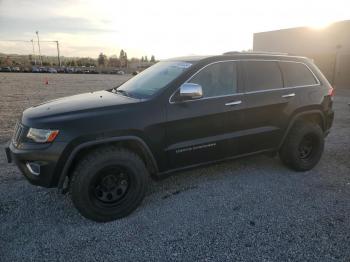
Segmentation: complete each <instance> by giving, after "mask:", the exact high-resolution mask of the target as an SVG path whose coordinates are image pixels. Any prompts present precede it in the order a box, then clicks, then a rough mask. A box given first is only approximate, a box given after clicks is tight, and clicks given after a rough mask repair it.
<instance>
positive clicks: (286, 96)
mask: <svg viewBox="0 0 350 262" xmlns="http://www.w3.org/2000/svg"><path fill="white" fill-rule="evenodd" d="M294 96H295V94H294V93H291V94H287V95H283V96H282V98H289V97H294Z"/></svg>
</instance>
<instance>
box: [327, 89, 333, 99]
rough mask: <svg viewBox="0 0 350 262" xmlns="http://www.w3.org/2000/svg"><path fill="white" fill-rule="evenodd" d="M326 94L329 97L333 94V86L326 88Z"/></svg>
mask: <svg viewBox="0 0 350 262" xmlns="http://www.w3.org/2000/svg"><path fill="white" fill-rule="evenodd" d="M328 95H329V96H330V97H333V96H334V88H333V87H330V88H329V89H328Z"/></svg>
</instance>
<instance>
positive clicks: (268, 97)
mask: <svg viewBox="0 0 350 262" xmlns="http://www.w3.org/2000/svg"><path fill="white" fill-rule="evenodd" d="M242 66H243V70H244V73H243V75H244V89H245V99H246V100H245V101H246V110H245V121H244V129H245V130H246V135H245V136H244V138H242V139H241V141H240V151H241V153H243V154H244V153H251V152H257V151H261V150H266V149H270V148H275V147H277V146H278V144H279V141H280V140H281V138H282V135H283V130H284V118H285V116H286V114H285V109H286V107H287V105H288V103H289V102H290V100H292V99H294V97H293V96H290V97H286V95H288V91H287V92H286V90H285V89H284V88H283V77H282V74H281V70H280V67H279V64H278V62H277V61H268V60H246V61H242Z"/></svg>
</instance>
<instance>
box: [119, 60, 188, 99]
mask: <svg viewBox="0 0 350 262" xmlns="http://www.w3.org/2000/svg"><path fill="white" fill-rule="evenodd" d="M191 65H192V64H191V63H187V62H179V61H177V62H175V61H165V62H158V63H157V64H155V65H153V66H151V67H149V68H147V69H146V70H144V71H143V72H141V73H140V74H138V75H136V76H135V77H133V78H131V79H130V80H129V81H127V82H125V83H124V84H122V85H121V86H120V87H118V89H117V91H118V92H121V93H123V94H125V95H128V96H131V97H135V98H149V97H151V96H152V95H154V94H155V93H156V92H157V91H159V90H160V89H162V88H163V87H165V86H166V85H167V84H169V83H170V82H171V81H173V80H174V79H175V78H177V77H178V76H179V75H180V74H181V73H182V72H184V71H185V70H186V69H187V68H189V67H190V66H191Z"/></svg>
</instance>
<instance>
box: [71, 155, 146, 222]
mask: <svg viewBox="0 0 350 262" xmlns="http://www.w3.org/2000/svg"><path fill="white" fill-rule="evenodd" d="M115 165H119V166H121V167H123V168H125V169H126V170H127V171H128V176H129V179H130V188H129V189H128V192H127V193H126V195H125V196H124V197H123V199H121V200H120V202H117V203H116V204H114V205H113V206H107V205H106V206H105V207H102V206H101V205H96V203H95V201H96V200H93V198H92V196H91V190H90V186H91V181H92V180H94V179H95V177H96V176H97V175H98V172H99V171H100V170H101V169H103V168H105V167H107V166H115ZM146 178H147V175H146V170H145V168H144V167H143V166H140V163H139V162H138V161H135V160H134V159H133V158H132V157H128V154H125V153H124V154H118V156H117V155H116V156H113V155H109V156H104V155H101V157H99V158H97V159H95V160H94V161H90V162H89V163H87V164H86V165H84V166H83V167H82V168H80V169H79V171H78V173H77V174H76V177H75V181H74V183H73V184H72V185H71V186H72V198H73V202H74V204H75V206H76V207H77V208H78V209H79V211H80V212H81V213H82V214H83V215H84V216H85V217H88V218H92V219H93V220H97V221H110V220H114V219H116V218H121V217H124V216H126V215H128V214H130V213H131V212H132V211H133V210H134V209H135V208H136V207H137V206H138V205H139V204H140V202H141V201H142V199H143V197H144V195H145V191H146V185H147V179H146Z"/></svg>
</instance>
